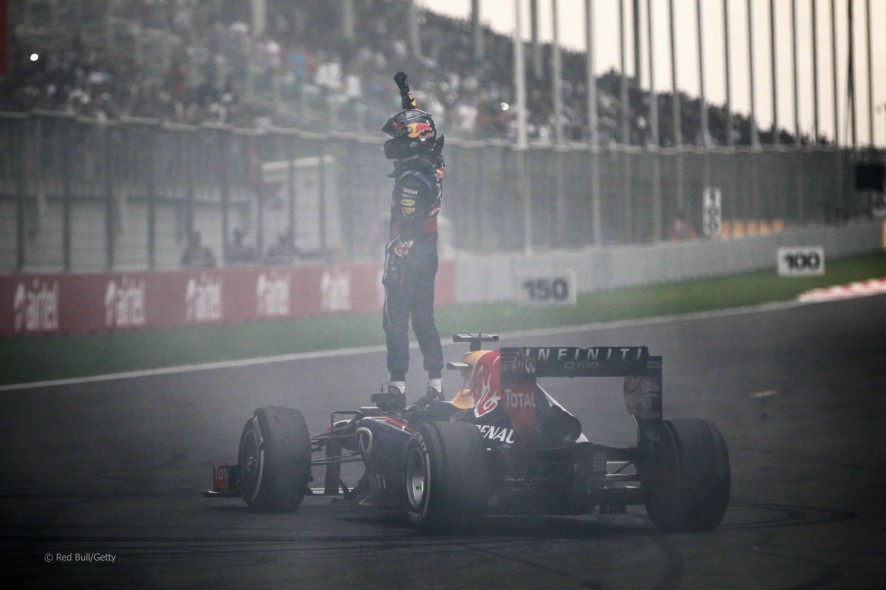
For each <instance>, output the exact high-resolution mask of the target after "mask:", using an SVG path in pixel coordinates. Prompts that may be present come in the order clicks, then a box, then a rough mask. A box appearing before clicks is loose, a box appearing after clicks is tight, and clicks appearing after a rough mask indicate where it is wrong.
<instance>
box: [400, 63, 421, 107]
mask: <svg viewBox="0 0 886 590" xmlns="http://www.w3.org/2000/svg"><path fill="white" fill-rule="evenodd" d="M394 82H396V83H397V88H399V89H400V105H401V106H402V107H403V108H404V109H417V108H418V103H416V102H415V96H413V94H412V90H410V89H409V83H408V82H407V81H406V72H397V73H396V74H394Z"/></svg>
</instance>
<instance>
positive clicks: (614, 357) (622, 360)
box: [501, 346, 661, 382]
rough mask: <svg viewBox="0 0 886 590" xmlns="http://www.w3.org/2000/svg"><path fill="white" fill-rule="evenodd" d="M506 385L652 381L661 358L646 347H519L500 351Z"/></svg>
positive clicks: (659, 369)
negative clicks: (557, 380) (543, 380)
mask: <svg viewBox="0 0 886 590" xmlns="http://www.w3.org/2000/svg"><path fill="white" fill-rule="evenodd" d="M501 372H502V378H503V379H504V380H505V381H511V382H514V381H523V380H526V379H534V378H538V377H653V376H659V375H661V357H660V356H650V355H649V350H648V349H647V348H646V347H645V346H597V347H591V348H578V347H574V346H567V347H562V346H556V347H555V346H550V347H520V348H502V349H501Z"/></svg>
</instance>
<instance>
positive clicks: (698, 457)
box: [643, 420, 731, 533]
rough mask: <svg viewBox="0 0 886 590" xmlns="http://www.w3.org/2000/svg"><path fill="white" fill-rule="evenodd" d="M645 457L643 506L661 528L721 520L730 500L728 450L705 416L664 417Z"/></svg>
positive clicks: (699, 527) (700, 528) (697, 527)
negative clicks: (693, 417)
mask: <svg viewBox="0 0 886 590" xmlns="http://www.w3.org/2000/svg"><path fill="white" fill-rule="evenodd" d="M661 431H662V436H661V441H660V442H659V443H658V444H657V445H656V447H655V451H654V452H653V453H652V456H651V457H650V459H649V460H648V461H647V464H646V465H645V469H644V470H643V472H644V473H645V476H644V480H643V486H644V487H646V488H647V493H646V512H647V514H648V515H649V520H651V521H652V524H654V525H655V527H656V528H657V529H658V530H660V531H662V532H665V533H681V532H704V531H710V530H713V529H714V528H715V527H716V526H717V525H719V524H720V523H721V522H722V521H723V516H724V515H725V514H726V508H727V506H728V505H729V490H730V485H731V471H730V466H729V452H728V450H727V448H726V441H725V440H724V439H723V435H722V434H721V433H720V430H719V429H718V428H717V427H716V426H715V425H714V424H713V423H711V422H707V421H705V420H672V421H669V420H665V421H664V422H663V423H662V429H661Z"/></svg>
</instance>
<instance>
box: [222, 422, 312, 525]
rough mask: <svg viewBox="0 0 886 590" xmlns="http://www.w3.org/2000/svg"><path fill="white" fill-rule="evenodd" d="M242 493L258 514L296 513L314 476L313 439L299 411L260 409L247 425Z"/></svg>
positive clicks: (241, 457) (241, 453) (241, 460)
mask: <svg viewBox="0 0 886 590" xmlns="http://www.w3.org/2000/svg"><path fill="white" fill-rule="evenodd" d="M238 455H239V457H238V460H239V467H240V491H241V493H242V494H243V499H244V500H245V501H246V505H247V506H249V508H250V509H252V510H255V511H257V512H293V511H295V509H296V508H298V506H299V504H301V502H302V500H303V499H304V497H305V493H306V492H307V489H308V481H309V479H310V476H311V437H310V434H309V433H308V427H307V424H306V423H305V418H304V416H302V413H301V412H299V411H298V410H293V409H291V408H281V407H267V408H259V409H257V410H256V411H255V412H253V414H252V416H251V417H250V418H249V420H247V421H246V424H245V425H244V426H243V434H242V435H241V436H240V450H239V453H238Z"/></svg>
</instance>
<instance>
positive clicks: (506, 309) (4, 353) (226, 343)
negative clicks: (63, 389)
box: [0, 253, 886, 385]
mask: <svg viewBox="0 0 886 590" xmlns="http://www.w3.org/2000/svg"><path fill="white" fill-rule="evenodd" d="M884 276H886V253H876V254H870V255H866V256H859V257H853V258H844V259H839V260H828V263H827V272H826V274H825V275H823V276H816V277H799V278H780V277H778V276H777V275H776V274H775V273H774V272H773V271H765V272H755V273H748V274H742V275H736V276H730V277H722V278H713V279H706V280H701V281H692V282H684V283H674V284H667V285H656V286H650V287H642V288H635V289H621V290H617V291H607V292H602V293H590V294H586V295H581V296H579V297H578V303H577V305H575V306H570V307H559V306H550V307H541V306H525V305H518V304H516V303H494V304H493V303H486V304H475V305H464V306H457V307H448V308H440V309H438V310H437V324H438V328H439V331H440V334H441V335H442V336H443V337H444V338H446V337H448V335H450V334H454V333H456V332H467V331H471V332H476V331H480V330H482V331H489V332H496V333H504V332H511V331H516V330H526V329H535V328H550V327H556V326H575V325H583V324H589V323H597V322H608V321H615V320H625V319H636V318H643V317H653V316H659V315H675V314H684V313H691V312H697V311H711V310H718V309H732V308H738V307H746V306H750V305H759V304H763V303H771V302H776V301H787V300H791V299H795V298H797V297H798V296H799V295H800V294H801V293H803V292H805V291H808V290H810V289H815V288H818V287H823V286H828V285H839V284H845V283H850V282H853V281H859V280H864V279H868V278H875V277H884ZM382 344H384V335H383V333H382V329H381V317H380V315H379V314H376V313H373V314H355V315H344V316H325V317H317V318H299V319H292V320H285V321H282V320H281V321H275V322H261V323H252V324H241V325H207V326H194V327H185V328H174V329H168V330H146V331H140V332H130V333H107V334H105V333H102V334H88V335H62V336H38V337H19V338H7V339H2V340H0V359H2V362H0V385H9V384H15V383H28V382H35V381H46V380H53V379H65V378H72V377H86V376H92V375H101V374H107V373H116V372H121V371H135V370H142V369H155V368H160V367H171V366H178V365H188V364H195V363H204V362H214V361H224V360H234V359H245V358H256V357H262V356H274V355H280V354H289V353H295V352H309V351H317V350H333V349H339V348H349V347H355V346H372V345H382Z"/></svg>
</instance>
